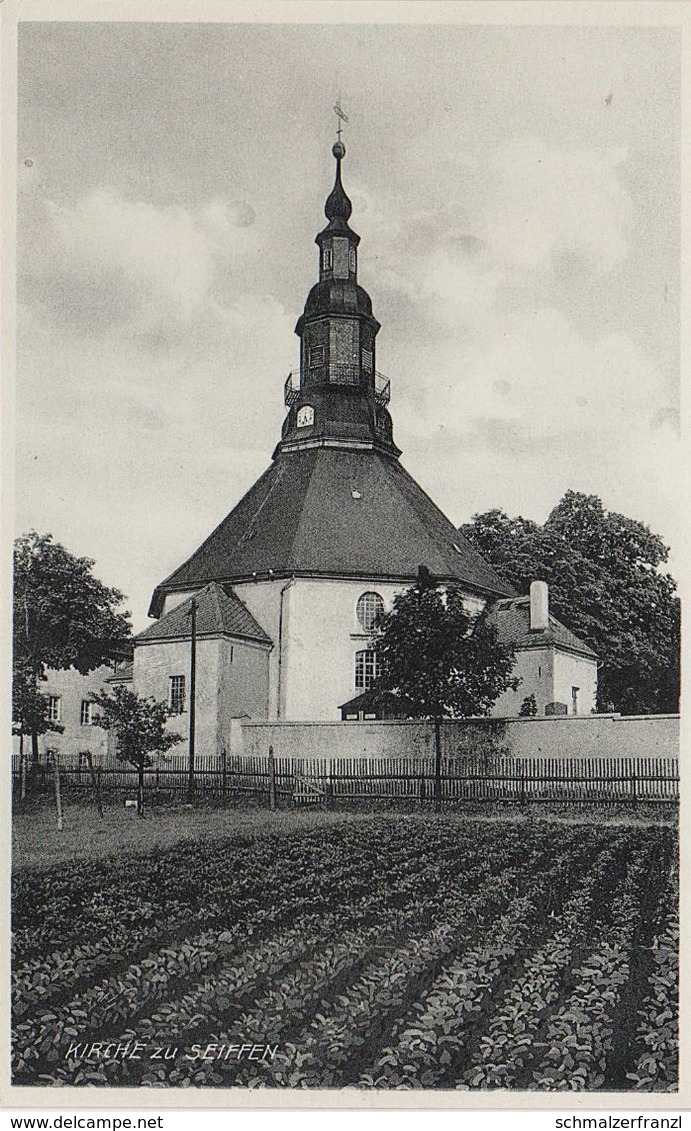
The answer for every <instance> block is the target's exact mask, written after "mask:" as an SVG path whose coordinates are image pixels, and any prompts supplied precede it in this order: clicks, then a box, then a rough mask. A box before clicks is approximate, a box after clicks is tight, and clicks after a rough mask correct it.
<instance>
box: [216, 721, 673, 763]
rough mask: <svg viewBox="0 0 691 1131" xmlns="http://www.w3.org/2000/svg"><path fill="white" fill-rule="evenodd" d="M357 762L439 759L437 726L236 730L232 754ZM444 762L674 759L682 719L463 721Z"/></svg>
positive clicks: (283, 725)
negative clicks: (494, 757) (485, 757)
mask: <svg viewBox="0 0 691 1131" xmlns="http://www.w3.org/2000/svg"><path fill="white" fill-rule="evenodd" d="M270 745H271V746H272V747H273V749H274V753H275V754H276V755H283V756H292V757H305V758H307V757H320V758H339V757H341V758H355V757H386V756H396V757H400V756H402V755H424V754H431V753H432V752H433V751H434V724H433V723H430V722H412V721H408V720H387V721H385V722H350V723H329V722H316V723H291V722H250V721H245V720H243V721H242V723H241V724H237V725H236V726H234V727H233V730H232V739H231V740H229V744H228V750H229V752H231V753H233V754H242V753H244V754H259V755H265V754H267V753H268V749H269V746H270ZM442 749H443V752H444V753H445V754H463V753H468V754H479V753H482V754H490V755H491V754H492V752H494V753H496V754H503V755H508V756H515V757H521V756H522V757H527V756H541V757H548V756H552V757H557V756H559V757H564V758H570V757H572V758H578V757H614V758H617V757H629V756H631V757H634V756H667V757H675V756H676V755H677V754H678V749H679V716H678V715H633V716H632V715H581V716H578V715H577V716H566V717H564V716H562V717H556V718H539V717H538V718H527V719H457V720H447V721H446V722H444V723H443V724H442Z"/></svg>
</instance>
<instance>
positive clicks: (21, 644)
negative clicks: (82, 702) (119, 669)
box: [13, 530, 130, 761]
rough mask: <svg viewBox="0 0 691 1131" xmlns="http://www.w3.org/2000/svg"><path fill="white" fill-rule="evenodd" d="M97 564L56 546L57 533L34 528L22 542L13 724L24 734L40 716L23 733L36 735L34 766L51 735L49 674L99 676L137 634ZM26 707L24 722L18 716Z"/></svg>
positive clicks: (17, 558)
mask: <svg viewBox="0 0 691 1131" xmlns="http://www.w3.org/2000/svg"><path fill="white" fill-rule="evenodd" d="M93 565H94V562H93V561H92V560H91V559H90V558H77V557H75V556H74V555H73V554H71V553H70V552H69V551H68V550H66V549H65V547H64V546H62V545H61V544H60V543H59V542H54V541H53V537H52V535H50V534H37V533H36V531H34V530H32V531H30V532H29V533H28V534H25V535H23V536H22V537H21V538H18V539H17V540H16V542H15V546H14V625H13V660H14V667H13V674H14V680H13V682H14V684H15V687H16V692H17V693H16V695H14V696H13V721H14V722H15V723H16V724H17V725H21V726H22V728H24V726H25V723H26V721H27V719H28V718H33V720H34V724H35V725H32V727H31V729H30V730H29V731H26V730H24V731H23V732H24V733H31V738H32V748H33V758H34V761H38V735H39V734H41V733H44V732H43V731H42V729H41V728H42V721H41V714H40V711H39V710H38V707H39V706H40V701H39V699H37V698H36V696H39V695H40V692H39V684H40V681H41V680H43V679H45V676H46V671H47V670H48V669H49V668H70V667H74V668H76V669H77V670H78V671H80V672H83V673H86V672H89V671H92V670H93V669H94V668H96V667H98V666H99V664H101V663H103V662H104V661H106V660H107V659H108V658H109V656H110V652H111V650H112V647H113V645H114V644H115V643H116V642H117V641H122V640H123V639H126V638H127V637H129V635H130V622H129V613H127V612H119V611H118V606H119V605H120V604H121V603H122V601H123V599H124V598H123V595H122V593H120V592H119V590H117V589H111V588H109V587H108V586H106V585H103V584H102V582H100V581H99V580H98V579H97V578H96V577H94V575H93V572H92V568H93ZM22 688H23V690H20V689H22ZM29 693H31V696H32V697H33V698H32V700H31V702H32V704H33V705H32V706H31V709H30V710H28V709H27V704H28V702H29V699H28V698H27V696H29ZM42 698H45V697H42ZM20 703H23V704H24V707H22V708H21V712H22V716H23V718H20V716H19V714H16V713H15V710H19V709H20V707H19V705H20Z"/></svg>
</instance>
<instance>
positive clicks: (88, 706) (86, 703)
mask: <svg viewBox="0 0 691 1131" xmlns="http://www.w3.org/2000/svg"><path fill="white" fill-rule="evenodd" d="M95 706H96V704H95V703H92V702H91V700H90V699H82V709H81V712H80V715H79V721H80V723H81V724H82V726H83V727H91V726H93V725H94V721H95V717H96V716H95V712H94V708H95Z"/></svg>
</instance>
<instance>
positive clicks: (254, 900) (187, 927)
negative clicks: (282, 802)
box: [12, 816, 678, 1091]
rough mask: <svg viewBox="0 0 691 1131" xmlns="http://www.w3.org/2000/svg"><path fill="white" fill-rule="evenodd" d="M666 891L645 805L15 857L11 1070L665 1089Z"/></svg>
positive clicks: (660, 841) (327, 1083) (217, 1079)
mask: <svg viewBox="0 0 691 1131" xmlns="http://www.w3.org/2000/svg"><path fill="white" fill-rule="evenodd" d="M677 902H678V890H677V857H676V843H675V837H674V832H673V830H672V829H671V828H669V827H663V826H650V827H644V826H640V825H638V826H611V827H610V826H605V825H601V826H597V825H586V824H583V825H566V824H558V823H556V822H555V823H547V822H534V823H531V822H527V823H525V824H518V823H514V822H506V823H504V822H496V823H492V822H475V821H472V820H469V819H467V820H463V819H453V818H447V819H441V818H436V819H435V818H429V817H423V816H419V817H404V818H397V819H392V818H391V819H390V818H382V817H376V818H375V817H373V818H368V819H365V820H362V821H359V822H348V821H344V822H343V823H342V824H337V825H330V826H329V827H322V828H313V829H311V830H310V831H308V832H295V833H291V834H287V835H270V834H267V835H266V836H262V837H258V838H254V839H249V838H240V837H235V838H231V839H228V840H226V841H223V842H206V843H195V844H186V845H183V846H178V847H177V848H176V849H175V850H167V851H161V852H158V853H156V854H153V855H150V856H133V857H129V858H125V857H119V858H118V859H117V860H115V861H104V862H101V863H93V864H92V865H90V866H89V868H84V867H83V865H81V864H75V865H73V866H67V867H65V866H61V867H60V868H59V869H55V870H53V871H44V872H41V873H36V872H30V871H23V872H21V873H20V874H19V875H18V876H17V877H16V879H15V883H14V890H13V905H14V911H13V914H14V921H13V951H14V954H13V973H12V982H13V986H12V990H13V993H12V1001H13V1026H14V1028H13V1079H14V1083H15V1084H22V1085H38V1086H41V1085H47V1086H60V1085H82V1086H110V1087H113V1086H130V1087H131V1086H133V1085H134V1086H137V1085H143V1086H149V1087H190V1086H191V1087H234V1086H240V1087H278V1088H286V1087H287V1088H295V1087H302V1088H320V1087H330V1088H342V1087H349V1086H350V1087H358V1088H362V1089H368V1088H376V1089H396V1088H398V1089H411V1088H442V1089H462V1090H466V1089H489V1088H508V1089H520V1090H526V1089H528V1090H530V1089H535V1090H539V1089H543V1090H562V1089H571V1090H608V1091H612V1090H614V1091H621V1090H629V1089H633V1090H640V1091H669V1090H674V1089H675V1088H676V1082H677V953H678V927H677ZM95 1042H99V1043H100V1045H101V1049H100V1050H99V1051H97V1052H94V1051H91V1049H92V1046H93V1044H94V1043H95ZM133 1048H136V1049H137V1051H138V1055H137V1056H135V1057H132V1056H130V1055H128V1053H127V1052H126V1051H123V1050H132V1049H133ZM239 1049H242V1050H243V1052H242V1053H238V1052H237V1051H230V1052H229V1051H228V1050H239ZM248 1049H252V1050H255V1049H256V1050H259V1049H264V1050H265V1052H264V1053H263V1054H262V1055H261V1056H259V1055H257V1056H256V1057H255V1056H254V1054H253V1055H252V1056H251V1057H250V1055H249V1054H248V1053H247V1051H246V1050H248ZM200 1050H201V1051H200Z"/></svg>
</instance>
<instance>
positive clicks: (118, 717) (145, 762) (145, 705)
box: [91, 687, 182, 817]
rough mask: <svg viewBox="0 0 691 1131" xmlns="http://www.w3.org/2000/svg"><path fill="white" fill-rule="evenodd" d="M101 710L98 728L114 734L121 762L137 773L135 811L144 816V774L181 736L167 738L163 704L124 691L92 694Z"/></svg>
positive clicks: (166, 708)
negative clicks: (156, 754) (137, 786)
mask: <svg viewBox="0 0 691 1131" xmlns="http://www.w3.org/2000/svg"><path fill="white" fill-rule="evenodd" d="M91 699H92V701H93V702H94V703H96V705H97V706H98V707H100V709H101V713H100V714H99V717H98V725H99V726H101V727H103V729H104V730H111V729H113V730H114V731H115V749H116V752H117V756H118V758H119V759H120V760H121V761H122V762H129V764H130V765H131V766H134V768H135V769H136V770H137V771H138V773H139V789H138V801H137V811H138V813H139V816H140V817H142V816H143V815H144V771H145V769H146V768H147V767H148V766H150V765H152V762H153V759H152V757H151V755H152V754H154V753H163V751H164V750H169V749H170V747H171V746H175V745H176V743H178V742H181V741H182V735H180V734H172V733H171V734H169V733H168V732H167V731H166V729H165V726H166V722H167V720H168V718H169V715H170V712H169V710H168V707H167V705H166V704H165V703H158V702H156V700H155V699H152V698H149V699H146V698H143V697H141V696H139V695H137V694H135V692H134V691H130V689H129V688H127V687H116V688H115V689H114V690H113V692H112V693H109V692H107V691H103V692H101V693H100V694H98V695H96V694H92V696H91Z"/></svg>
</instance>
